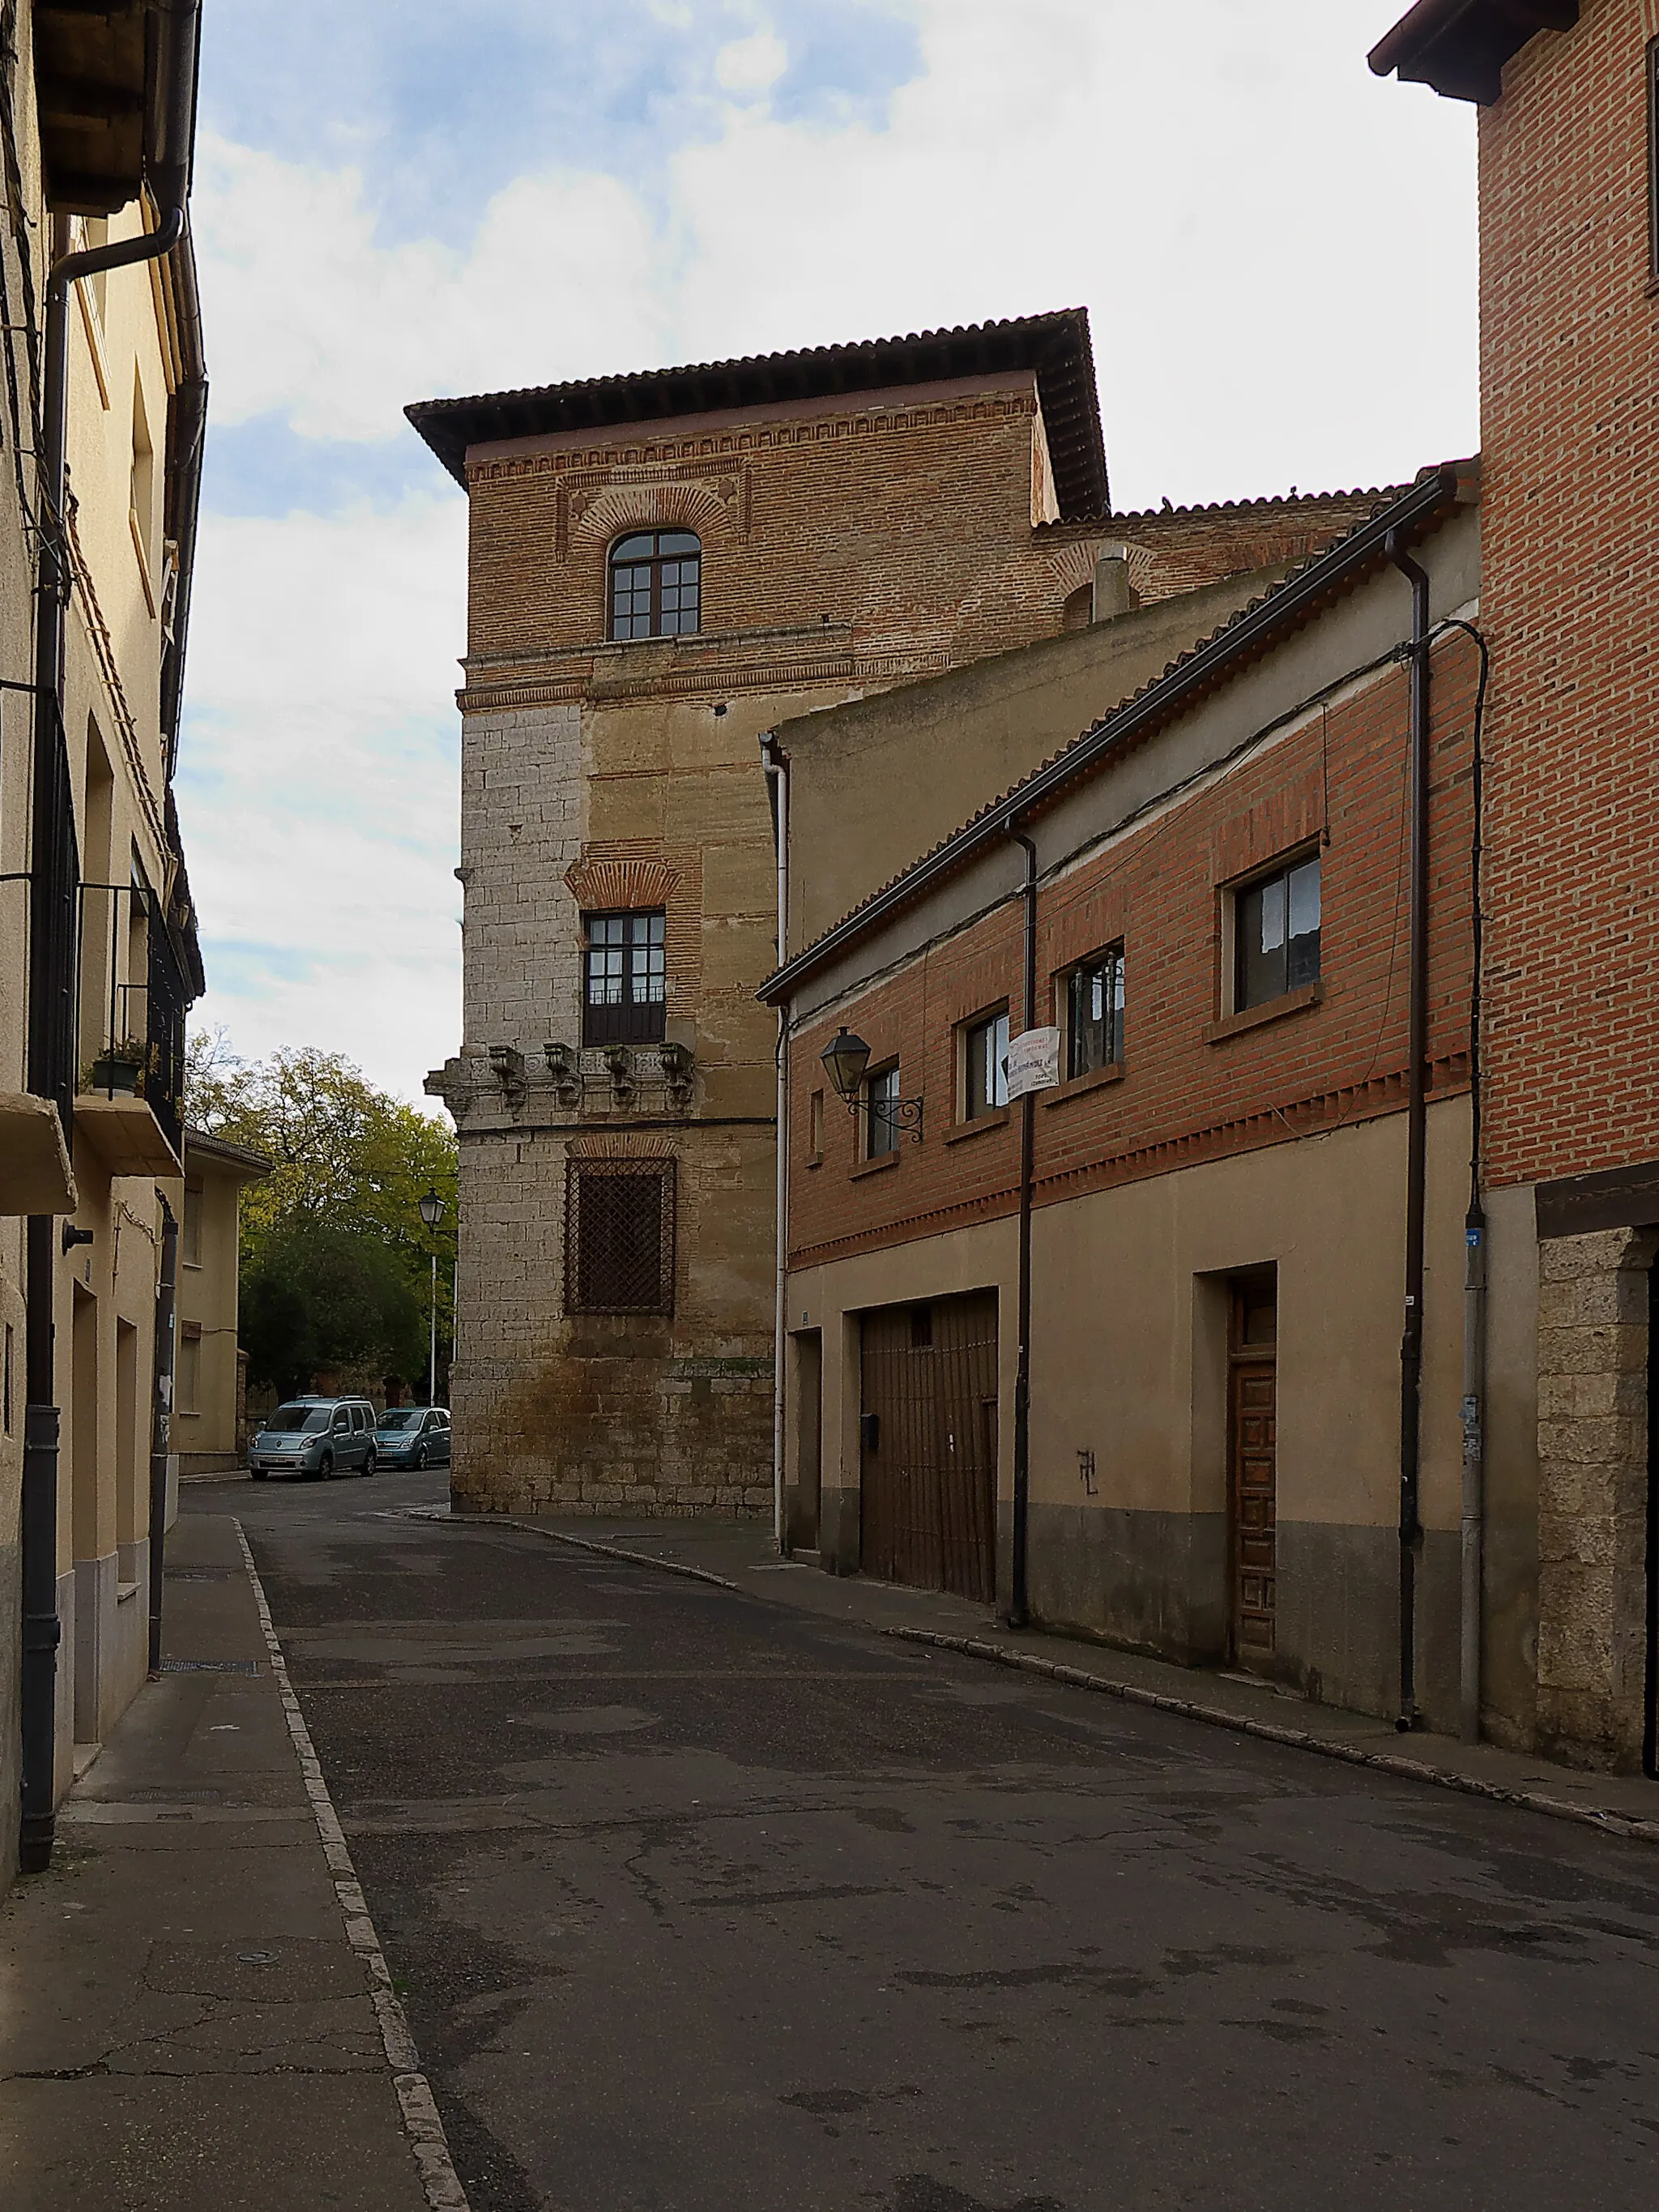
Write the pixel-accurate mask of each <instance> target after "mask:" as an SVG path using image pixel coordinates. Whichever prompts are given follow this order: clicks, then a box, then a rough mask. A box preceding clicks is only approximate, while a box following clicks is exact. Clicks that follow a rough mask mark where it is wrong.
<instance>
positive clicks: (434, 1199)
mask: <svg viewBox="0 0 1659 2212" xmlns="http://www.w3.org/2000/svg"><path fill="white" fill-rule="evenodd" d="M416 1210H417V1211H418V1212H419V1214H420V1217H421V1218H422V1221H423V1222H425V1224H426V1225H427V1227H428V1229H435V1228H436V1227H437V1225H438V1224H439V1223H440V1222H441V1220H442V1219H443V1212H444V1202H443V1200H442V1199H441V1198H440V1197H439V1195H438V1194H437V1192H436V1191H435V1189H434V1188H432V1186H431V1184H430V1183H428V1185H427V1191H426V1196H425V1197H424V1198H422V1199H417V1200H416ZM426 1402H427V1404H428V1406H435V1405H436V1404H437V1402H438V1248H437V1246H436V1245H434V1246H433V1248H432V1349H431V1356H430V1362H429V1364H428V1369H427V1381H426Z"/></svg>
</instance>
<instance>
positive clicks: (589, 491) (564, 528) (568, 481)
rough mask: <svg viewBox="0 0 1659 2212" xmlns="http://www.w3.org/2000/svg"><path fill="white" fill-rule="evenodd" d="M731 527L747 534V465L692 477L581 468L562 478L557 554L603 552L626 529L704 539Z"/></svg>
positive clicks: (555, 532)
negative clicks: (688, 532)
mask: <svg viewBox="0 0 1659 2212" xmlns="http://www.w3.org/2000/svg"><path fill="white" fill-rule="evenodd" d="M723 525H729V526H730V528H731V531H732V534H734V535H735V536H736V537H737V538H738V539H739V540H741V539H743V538H747V536H748V535H749V469H748V465H747V464H746V463H745V464H744V465H742V466H740V467H738V468H737V469H734V470H732V471H730V472H728V473H727V474H726V475H724V476H721V477H707V476H695V477H688V476H686V475H684V474H683V473H682V472H680V471H678V470H674V471H670V470H668V469H665V468H660V467H659V468H652V469H637V468H636V469H595V470H580V471H575V472H574V473H573V474H571V475H568V476H564V477H561V478H560V480H559V492H558V507H557V512H556V516H555V519H554V530H553V550H554V554H555V556H556V558H557V559H559V560H561V561H563V560H566V559H568V557H569V555H570V553H571V551H572V550H573V549H581V550H589V549H600V548H603V547H605V546H606V545H609V544H611V540H612V539H613V538H619V537H620V536H621V535H622V534H623V532H624V531H628V530H664V529H678V530H692V531H695V532H696V533H697V535H698V536H699V537H705V536H707V535H708V532H710V531H711V530H715V529H719V528H720V527H721V526H723Z"/></svg>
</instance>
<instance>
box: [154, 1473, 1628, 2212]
mask: <svg viewBox="0 0 1659 2212" xmlns="http://www.w3.org/2000/svg"><path fill="white" fill-rule="evenodd" d="M444 1494H445V1478H444V1476H443V1475H442V1474H441V1473H440V1474H432V1475H428V1476H409V1477H392V1478H381V1479H380V1480H376V1481H374V1482H373V1483H362V1482H351V1483H344V1482H337V1483H333V1484H319V1483H311V1484H300V1485H286V1484H276V1483H273V1484H271V1485H270V1486H266V1487H264V1488H263V1489H258V1490H255V1489H252V1488H251V1487H250V1486H249V1485H247V1484H246V1482H235V1483H226V1484H223V1485H220V1484H204V1485H198V1486H195V1487H194V1488H193V1490H192V1492H191V1495H190V1497H189V1498H188V1501H187V1505H186V1510H187V1511H189V1510H206V1511H211V1512H219V1513H222V1512H226V1511H231V1512H234V1513H236V1514H238V1515H239V1516H240V1517H241V1519H242V1521H243V1523H244V1525H245V1527H246V1532H247V1534H248V1537H249V1539H250V1541H251V1543H252V1549H253V1553H254V1555H255V1558H256V1559H257V1562H258V1568H259V1571H260V1574H261V1576H262V1577H263V1578H264V1585H265V1589H266V1593H267V1595H268V1597H269V1600H270V1608H271V1613H272V1618H273V1620H274V1622H275V1624H276V1630H277V1632H278V1634H279V1636H280V1638H281V1641H282V1644H283V1650H284V1652H285V1654H286V1656H287V1660H288V1664H289V1668H290V1670H291V1673H292V1675H293V1680H294V1682H295V1687H296V1689H297V1690H298V1692H299V1694H300V1697H301V1702H302V1704H303V1707H304V1711H305V1716H306V1719H307V1723H308V1724H309V1727H310V1729H311V1732H312V1735H313V1738H314V1741H315V1743H316V1747H317V1750H318V1752H319V1756H320V1758H321V1760H322V1763H323V1766H324V1769H325V1773H326V1776H327V1779H328V1783H329V1786H330V1788H331V1791H332V1793H333V1797H334V1802H335V1805H336V1808H337V1811H338V1814H339V1816H340V1819H341V1820H342V1822H343V1826H344V1829H345V1832H346V1834H347V1837H348V1838H349V1844H350V1847H351V1850H352V1852H353V1854H354V1855H355V1857H356V1865H357V1869H358V1872H359V1874H360V1875H361V1877H362V1883H363V1887H364V1889H365V1892H366V1894H367V1897H368V1905H369V1907H370V1910H371V1911H372V1913H373V1915H374V1920H375V1923H376V1925H377V1927H378V1929H379V1933H380V1940H381V1942H382V1943H383V1944H384V1946H385V1948H386V1953H387V1954H388V1957H389V1959H390V1961H391V1966H392V1974H393V1976H394V1978H396V1982H397V1985H398V1989H399V1990H400V1993H401V1994H402V1995H403V1996H404V2002H405V2004H406V2006H407V2008H408V2011H409V2015H410V2023H411V2026H412V2027H413V2030H414V2033H415V2037H416V2042H417V2044H418V2046H419V2049H420V2052H421V2056H422V2063H423V2064H424V2066H425V2068H426V2069H427V2071H428V2075H430V2077H431V2079H432V2081H433V2084H434V2087H435V2091H436V2094H437V2098H438V2101H439V2105H440V2107H441V2112H442V2117H443V2119H444V2122H445V2124H446V2127H447V2130H448V2134H449V2139H450V2142H451V2145H452V2148H453V2153H454V2156H455V2160H456V2163H457V2166H458V2167H459V2171H460V2173H461V2176H462V2179H463V2180H464V2182H465V2185H466V2188H467V2191H468V2192H469V2195H470V2197H471V2203H472V2206H473V2209H474V2212H552V2208H557V2212H576V2208H579V2207H580V2208H583V2212H590V2208H591V2212H784V2209H785V2208H792V2209H793V2208H800V2212H808V2208H811V2212H850V2208H854V2207H858V2206H868V2207H871V2208H872V2212H1106V2208H1119V2207H1129V2206H1133V2207H1135V2208H1137V2212H1141V2208H1165V2207H1167V2208H1170V2209H1171V2212H1174V2208H1177V2207H1179V2208H1182V2212H1211V2208H1214V2212H1220V2208H1222V2207H1227V2208H1229V2212H1251V2209H1252V2208H1255V2207H1261V2208H1263V2212H1265V2208H1267V2207H1269V2206H1271V2207H1273V2212H1296V2209H1297V2208H1306V2212H1316V2208H1319V2212H1323V2208H1327V2207H1329V2206H1332V2205H1334V2204H1338V2203H1340V2204H1341V2205H1342V2206H1343V2207H1345V2208H1347V2212H1353V2208H1364V2207H1372V2206H1375V2207H1383V2206H1389V2207H1404V2206H1409V2207H1412V2208H1413V2212H1422V2208H1438V2207H1447V2208H1451V2207H1457V2208H1460V2212H1468V2208H1483V2207H1494V2208H1495V2207H1499V2206H1502V2207H1504V2208H1506V2212H1522V2209H1523V2208H1524V2212H1543V2209H1544V2208H1554V2207H1562V2208H1565V2207H1568V2206H1571V2207H1575V2208H1581V2207H1590V2206H1593V2207H1595V2208H1598V2212H1601V2209H1602V2208H1605V2212H1618V2208H1624V2207H1631V2208H1635V2207H1638V2206H1643V2205H1646V2204H1648V2203H1650V2202H1651V2201H1652V2195H1653V2188H1654V2179H1653V2177H1654V2169H1655V2163H1656V2160H1659V2024H1656V2023H1659V1978H1656V1963H1655V1962H1656V1943H1659V1859H1656V1857H1655V1856H1654V1854H1653V1852H1652V1850H1651V1849H1650V1848H1649V1847H1644V1846H1642V1845H1638V1844H1623V1843H1619V1842H1615V1841H1612V1840H1604V1839H1602V1838H1598V1837H1596V1836H1595V1835H1594V1834H1592V1833H1590V1832H1588V1831H1587V1830H1584V1829H1583V1828H1580V1827H1577V1826H1572V1825H1571V1824H1569V1823H1566V1822H1562V1821H1557V1820H1549V1819H1546V1818H1543V1817H1541V1816H1538V1815H1534V1814H1527V1813H1522V1812H1518V1811H1514V1810H1510V1809H1509V1808H1503V1807H1499V1806H1493V1805H1489V1804H1484V1803H1480V1802H1469V1801H1463V1800H1460V1799H1459V1798H1457V1797H1456V1796H1452V1795H1449V1794H1447V1793H1443V1792H1441V1791H1438V1790H1431V1789H1427V1788H1419V1787H1414V1786H1413V1785H1411V1784H1406V1783H1399V1782H1395V1781H1392V1780H1390V1779H1389V1778H1385V1777H1380V1776H1376V1775H1371V1774H1367V1773H1364V1772H1362V1771H1355V1770H1353V1769H1351V1768H1347V1767H1345V1766H1342V1765H1337V1764H1335V1763H1334V1762H1330V1761H1327V1760H1324V1759H1317V1758H1312V1757H1307V1756H1303V1755H1298V1754H1297V1753H1291V1752H1286V1751H1281V1750H1279V1749H1278V1748H1276V1747H1273V1746H1272V1745H1264V1744H1259V1743H1253V1742H1251V1741H1249V1740H1247V1739H1244V1738H1242V1737H1236V1736H1232V1735H1229V1734H1228V1733H1227V1732H1226V1731H1225V1730H1224V1729H1216V1728H1209V1727H1204V1726H1200V1725H1197V1724H1194V1723H1185V1722H1182V1721H1181V1720H1178V1719H1174V1718H1169V1717H1164V1716H1161V1715H1157V1714H1148V1713H1144V1712H1139V1711H1135V1710H1133V1708H1128V1707H1125V1706H1122V1705H1118V1704H1116V1703H1115V1702H1114V1701H1111V1700H1108V1699H1102V1698H1098V1697H1091V1696H1090V1695H1088V1694H1086V1693H1085V1692H1080V1691H1076V1690H1071V1689H1066V1688H1062V1687H1057V1686H1052V1685H1048V1684H1044V1683H1042V1682H1040V1681H1034V1680H1031V1679H1030V1678H1027V1677H1022V1676H1018V1675H1012V1674H1004V1673H1002V1672H1000V1671H999V1670H996V1669H993V1668H986V1667H982V1666H980V1665H976V1664H975V1662H973V1661H971V1660H969V1659H965V1658H959V1657H957V1656H954V1655H951V1654H950V1653H945V1652H938V1651H928V1650H924V1649H920V1648H917V1647H915V1646H913V1645H907V1644H898V1643H896V1642H894V1641H893V1640H891V1639H890V1638H883V1637H881V1636H879V1635H878V1634H876V1633H873V1632H870V1631H867V1630H865V1629H860V1628H854V1627H848V1626H842V1624H840V1623H838V1622H834V1621H828V1620H823V1619H822V1618H815V1617H812V1616H811V1615H810V1614H805V1613H801V1612H799V1611H798V1610H796V1609H794V1608H793V1607H791V1606H789V1605H788V1604H787V1603H785V1602H782V1601H780V1602H778V1603H776V1604H767V1603H763V1602H761V1601H757V1600H754V1599H752V1598H750V1597H749V1596H747V1595H733V1594H731V1593H728V1592H727V1591H726V1590H723V1589H719V1588H716V1587H714V1586H713V1585H711V1584H709V1583H699V1582H696V1581H693V1580H689V1579H684V1578H682V1577H677V1576H673V1575H670V1574H666V1573H662V1572H660V1571H654V1570H652V1569H649V1568H647V1567H643V1566H640V1567H635V1566H632V1565H628V1564H626V1563H619V1562H617V1561H613V1560H611V1559H605V1558H602V1557H599V1556H596V1555H594V1554H592V1553H582V1552H580V1551H575V1550H573V1549H570V1548H568V1547H564V1546H562V1545H560V1544H557V1543H555V1542H550V1541H547V1540H545V1539H544V1538H542V1537H538V1536H536V1535H533V1534H514V1533H512V1532H509V1531H505V1530H499V1529H496V1530H492V1529H490V1528H488V1527H465V1528H463V1527H453V1526H446V1527H440V1526H435V1525H432V1524H431V1523H429V1522H422V1521H420V1520H418V1519H415V1518H411V1517H409V1516H408V1509H409V1508H410V1507H411V1506H415V1505H417V1504H422V1503H423V1502H428V1503H436V1502H438V1501H440V1500H441V1498H443V1496H444Z"/></svg>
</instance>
